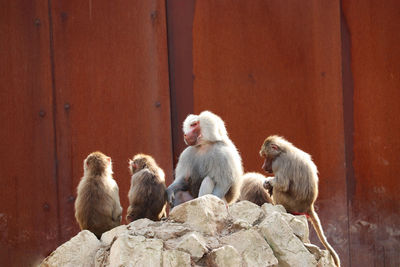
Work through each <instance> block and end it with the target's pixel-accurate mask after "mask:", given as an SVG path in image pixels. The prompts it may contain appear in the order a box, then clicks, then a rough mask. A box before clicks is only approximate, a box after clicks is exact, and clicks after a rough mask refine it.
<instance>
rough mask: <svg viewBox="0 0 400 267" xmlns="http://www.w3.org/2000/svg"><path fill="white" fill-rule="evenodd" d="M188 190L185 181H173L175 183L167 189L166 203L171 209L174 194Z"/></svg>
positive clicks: (183, 179) (182, 179)
mask: <svg viewBox="0 0 400 267" xmlns="http://www.w3.org/2000/svg"><path fill="white" fill-rule="evenodd" d="M186 190H188V182H187V179H185V178H181V179H175V181H174V182H173V183H172V184H171V185H170V186H168V188H167V201H168V203H169V204H170V206H171V207H174V200H175V192H176V191H186Z"/></svg>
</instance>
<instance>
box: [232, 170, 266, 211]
mask: <svg viewBox="0 0 400 267" xmlns="http://www.w3.org/2000/svg"><path fill="white" fill-rule="evenodd" d="M265 179H266V178H265V176H264V175H262V174H259V173H246V174H245V175H243V181H242V186H241V189H240V196H239V200H248V201H250V202H253V203H255V204H257V205H259V206H262V205H263V204H264V203H272V200H271V197H270V195H269V194H268V192H267V190H266V189H265V188H264V186H263V183H264V181H265Z"/></svg>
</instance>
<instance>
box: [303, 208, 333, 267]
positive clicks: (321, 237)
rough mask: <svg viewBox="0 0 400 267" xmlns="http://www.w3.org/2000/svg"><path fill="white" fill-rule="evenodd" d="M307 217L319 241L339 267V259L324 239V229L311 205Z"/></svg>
mask: <svg viewBox="0 0 400 267" xmlns="http://www.w3.org/2000/svg"><path fill="white" fill-rule="evenodd" d="M309 216H310V217H309V218H310V219H311V223H312V224H313V226H314V229H315V231H316V232H317V235H318V238H319V240H321V243H322V244H323V245H324V246H325V248H326V249H327V250H328V251H329V253H330V254H331V255H332V258H333V261H334V262H335V264H336V266H337V267H340V259H339V256H338V254H337V253H336V251H335V250H334V249H333V248H332V247H331V245H330V244H329V243H328V241H327V240H326V237H325V234H324V231H323V230H322V225H321V221H320V220H319V217H318V215H317V213H316V212H315V211H314V208H313V207H311V211H310V214H309Z"/></svg>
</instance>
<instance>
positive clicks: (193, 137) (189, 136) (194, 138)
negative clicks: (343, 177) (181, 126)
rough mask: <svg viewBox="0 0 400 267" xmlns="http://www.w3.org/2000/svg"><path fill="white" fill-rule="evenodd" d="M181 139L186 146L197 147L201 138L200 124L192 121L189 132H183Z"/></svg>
mask: <svg viewBox="0 0 400 267" xmlns="http://www.w3.org/2000/svg"><path fill="white" fill-rule="evenodd" d="M183 138H184V140H185V143H186V144H187V145H188V146H195V145H197V144H198V143H199V139H200V138H201V128H200V122H199V121H193V122H192V123H191V124H190V127H189V130H188V131H187V132H185V134H184V136H183Z"/></svg>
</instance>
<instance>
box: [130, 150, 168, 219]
mask: <svg viewBox="0 0 400 267" xmlns="http://www.w3.org/2000/svg"><path fill="white" fill-rule="evenodd" d="M129 170H130V172H131V175H132V178H131V188H130V190H129V193H128V198H129V208H128V212H127V215H126V219H127V221H128V222H132V221H134V220H137V219H141V218H148V219H150V220H153V221H159V220H160V219H161V218H162V217H166V216H167V214H166V205H167V195H166V186H165V178H164V177H165V175H164V171H163V170H162V169H161V168H160V167H159V166H158V165H157V163H156V161H155V160H154V159H153V158H152V157H151V156H149V155H145V154H137V155H135V156H134V157H133V159H132V160H130V161H129Z"/></svg>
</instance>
